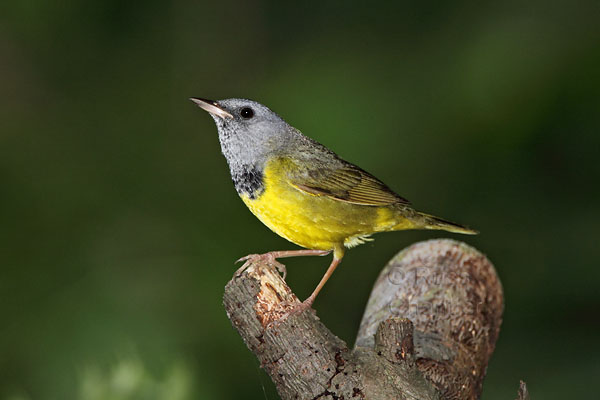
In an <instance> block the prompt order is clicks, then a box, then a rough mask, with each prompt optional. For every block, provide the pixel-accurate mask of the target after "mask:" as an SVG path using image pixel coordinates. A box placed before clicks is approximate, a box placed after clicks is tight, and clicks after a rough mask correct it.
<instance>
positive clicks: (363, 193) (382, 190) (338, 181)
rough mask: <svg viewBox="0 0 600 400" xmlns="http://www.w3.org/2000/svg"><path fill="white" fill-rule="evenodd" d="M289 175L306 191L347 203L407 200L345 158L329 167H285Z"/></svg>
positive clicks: (376, 203) (395, 202)
mask: <svg viewBox="0 0 600 400" xmlns="http://www.w3.org/2000/svg"><path fill="white" fill-rule="evenodd" d="M340 161H341V160H340ZM288 178H289V179H290V183H291V184H292V185H294V186H295V187H297V188H298V189H300V190H303V191H305V192H307V193H310V194H312V195H316V196H328V197H331V198H334V199H336V200H340V201H344V202H347V203H354V204H362V205H370V206H385V205H390V204H409V202H408V200H406V199H404V198H402V197H401V196H399V195H398V194H396V193H394V191H392V190H391V189H390V188H389V187H387V185H386V184H385V183H383V182H381V181H380V180H379V179H377V178H375V177H374V176H373V175H371V174H369V173H368V172H366V171H364V170H362V169H361V168H359V167H357V166H356V165H353V164H350V163H347V162H343V163H342V164H341V165H339V166H338V167H335V168H331V169H329V168H327V167H325V168H314V169H309V170H295V171H294V170H292V171H288Z"/></svg>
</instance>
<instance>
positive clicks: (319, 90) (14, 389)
mask: <svg viewBox="0 0 600 400" xmlns="http://www.w3.org/2000/svg"><path fill="white" fill-rule="evenodd" d="M599 12H600V5H599V3H598V2H596V1H588V2H585V1H574V2H565V1H560V0H550V1H539V0H535V1H532V2H526V3H523V2H518V1H508V2H492V1H484V2H474V1H461V0H459V1H454V2H433V3H429V2H389V3H387V2H380V3H373V2H370V3H369V2H361V3H356V4H353V3H351V2H341V1H337V2H303V3H302V4H298V3H297V2H294V3H292V2H279V1H241V0H232V1H229V2H198V1H191V0H176V1H172V2H162V1H156V0H149V1H146V2H124V1H117V0H108V1H107V0H104V1H83V0H80V1H77V0H65V1H60V2H52V1H50V2H48V1H42V0H29V1H6V2H3V3H2V4H1V5H0V54H1V57H0V71H1V74H0V91H1V93H2V96H1V97H0V182H1V183H2V185H1V189H0V190H1V191H0V194H1V196H0V218H1V221H2V225H1V229H0V235H1V241H0V243H1V244H0V250H1V254H2V264H1V266H0V300H1V301H0V318H1V319H0V398H6V399H13V400H15V399H23V400H25V399H68V398H79V399H82V400H87V399H90V400H92V399H134V398H145V399H146V398H149V399H152V398H156V399H158V398H169V399H188V398H189V399H191V398H194V399H237V398H245V399H263V398H269V399H272V398H277V397H276V394H275V392H274V389H273V387H272V385H271V383H270V381H269V380H268V377H266V376H265V375H264V373H263V372H260V371H259V367H258V365H257V364H256V362H255V360H254V358H253V356H252V355H251V354H250V353H249V352H248V351H247V349H246V348H245V346H244V344H243V343H242V342H241V340H240V339H239V337H238V336H237V334H236V333H235V332H234V331H233V329H232V328H231V326H230V323H229V321H228V320H227V318H226V316H225V313H224V311H223V308H222V306H221V296H222V291H223V286H224V284H225V283H226V282H227V281H228V279H229V278H230V277H231V275H232V273H233V271H234V270H235V266H234V265H233V260H235V259H237V258H238V257H240V256H242V255H245V254H247V253H253V252H262V251H268V250H275V249H286V248H290V244H288V243H287V242H286V241H285V240H283V239H281V238H278V237H277V236H276V235H274V234H272V233H271V232H269V231H268V230H267V228H265V227H264V226H262V225H261V224H260V222H258V220H256V219H255V218H254V217H253V216H252V215H251V214H250V213H249V212H248V211H247V210H246V208H245V206H244V205H243V204H242V202H241V201H239V199H238V198H237V196H236V194H235V192H234V190H233V188H232V184H231V180H230V177H229V175H228V171H227V168H226V165H225V162H224V159H223V158H222V156H221V155H220V150H219V146H218V142H217V138H216V129H215V127H214V125H213V122H212V121H211V120H210V118H209V117H208V116H207V115H205V114H204V113H203V112H202V111H200V110H198V109H197V107H195V106H193V105H192V104H191V103H190V102H189V101H187V98H188V97H190V96H201V97H207V98H217V99H219V98H227V97H247V98H252V99H255V100H258V101H260V102H262V103H264V104H267V105H268V106H270V107H271V108H272V109H273V110H275V111H276V112H278V113H280V114H281V115H282V116H284V118H286V119H287V120H288V121H289V122H290V123H291V124H293V125H294V126H296V127H297V128H299V129H301V130H302V131H303V132H304V133H306V134H307V135H309V136H311V137H313V138H315V139H317V140H319V141H321V142H322V143H324V144H326V145H327V146H329V147H331V148H332V149H334V150H335V151H336V152H338V153H339V154H340V155H342V156H343V157H344V158H346V159H348V160H350V161H352V162H355V163H357V164H359V165H361V166H362V167H363V168H365V169H367V170H368V171H370V172H372V173H374V174H375V175H377V176H378V177H380V178H381V179H382V180H384V181H385V182H386V183H388V184H389V185H390V186H391V187H392V188H394V189H396V190H397V191H398V192H399V193H400V194H401V195H403V196H405V197H407V198H408V199H410V200H411V201H412V202H413V203H414V204H415V205H416V207H418V208H419V209H421V210H424V211H429V212H431V213H434V214H437V215H440V216H443V217H446V218H449V219H452V220H456V221H459V222H463V223H465V224H468V225H471V226H473V227H476V228H478V229H479V230H481V232H482V234H481V235H480V236H478V237H474V238H471V237H458V236H454V237H455V238H457V239H461V240H465V241H467V242H468V243H470V244H472V245H474V246H476V247H477V248H478V249H480V250H482V251H483V252H485V253H487V254H488V256H489V257H490V259H491V260H492V261H493V262H494V263H495V265H496V267H497V269H498V272H499V274H500V276H501V279H502V281H503V284H504V288H505V295H506V311H505V321H504V325H503V329H502V332H501V335H500V339H499V342H498V345H497V351H496V353H495V355H494V357H493V359H492V361H491V364H490V367H489V369H488V378H487V380H486V384H485V387H484V397H483V398H484V399H485V400H493V399H510V398H514V397H515V393H516V390H517V387H518V380H519V379H520V378H522V379H524V380H526V381H527V383H528V385H529V388H530V391H531V393H532V394H533V396H534V397H537V398H544V399H550V398H555V399H561V398H592V397H594V395H595V389H594V386H593V385H590V384H589V383H590V382H593V379H594V378H596V377H597V376H598V375H599V374H600V350H598V346H597V343H598V339H599V336H600V335H599V334H598V331H599V328H600V326H599V325H600V324H599V322H598V318H597V313H598V310H599V309H600V294H599V291H598V284H599V283H600V269H599V268H598V267H597V264H598V260H599V259H600V251H599V246H598V232H597V229H598V227H599V226H600V207H599V206H598V204H599V203H600V186H599V185H598V182H599V181H600V166H599V158H598V156H599V155H600V154H599V151H598V149H600V134H599V132H600V113H599V110H600V52H599V49H600V30H599V29H598V15H599ZM439 236H448V235H443V234H441V233H435V232H403V233H394V234H385V235H379V236H377V240H376V241H375V243H373V244H368V245H365V246H361V247H359V248H357V249H355V250H352V251H350V252H349V253H348V255H347V257H346V258H345V259H344V266H343V267H342V268H340V269H339V270H338V271H337V272H336V274H335V277H334V279H332V280H331V281H330V283H328V285H327V286H326V288H325V289H324V291H323V293H322V294H321V296H320V297H319V299H318V300H317V302H316V304H315V307H316V309H317V310H318V312H319V316H320V317H321V318H322V320H323V321H324V322H325V323H326V324H327V325H328V326H329V327H330V328H332V329H333V331H334V332H335V333H337V334H338V335H340V336H341V337H342V338H344V339H345V340H347V341H348V342H349V343H352V342H353V340H354V335H355V331H356V329H357V326H358V323H359V321H360V317H361V313H362V309H363V307H364V304H365V302H366V299H367V297H368V294H369V291H370V287H371V285H372V283H373V281H374V279H375V277H376V276H377V274H378V273H379V271H380V269H381V268H382V266H383V265H384V264H385V262H386V261H387V260H388V259H390V258H391V257H392V256H393V254H394V253H395V252H397V251H399V250H400V249H402V248H403V247H405V246H407V245H409V244H411V243H413V242H415V241H418V240H423V239H427V238H433V237H439ZM450 236H452V235H450ZM292 247H293V246H292ZM287 264H288V266H289V268H288V271H289V278H288V279H289V283H290V285H291V286H292V287H293V288H294V289H295V290H296V291H297V293H299V294H301V295H307V294H308V293H309V292H310V290H311V289H312V288H313V286H314V285H315V284H316V282H317V281H318V279H319V278H320V276H321V274H322V272H323V270H324V268H325V267H326V263H325V264H324V263H323V260H319V259H316V258H315V259H299V260H289V261H288V262H287ZM348 287H352V288H353V289H352V292H351V293H348ZM167 392H168V393H169V394H168V395H167V394H165V395H161V393H167ZM511 396H512V397H511Z"/></svg>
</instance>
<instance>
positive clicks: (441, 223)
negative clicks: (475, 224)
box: [415, 213, 479, 235]
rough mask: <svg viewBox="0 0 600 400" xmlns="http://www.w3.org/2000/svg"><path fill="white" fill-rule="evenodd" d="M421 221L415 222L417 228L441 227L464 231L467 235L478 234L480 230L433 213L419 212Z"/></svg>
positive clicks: (459, 231)
mask: <svg viewBox="0 0 600 400" xmlns="http://www.w3.org/2000/svg"><path fill="white" fill-rule="evenodd" d="M418 214H419V217H420V218H419V219H420V221H419V223H417V224H415V225H416V226H415V228H417V229H439V230H444V231H448V232H453V233H462V234H465V235H477V234H478V233H479V232H478V231H476V230H475V229H471V228H469V227H467V226H464V225H460V224H457V223H454V222H450V221H447V220H445V219H442V218H439V217H435V216H433V215H429V214H424V213H418Z"/></svg>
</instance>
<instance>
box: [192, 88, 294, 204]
mask: <svg viewBox="0 0 600 400" xmlns="http://www.w3.org/2000/svg"><path fill="white" fill-rule="evenodd" d="M190 100H192V101H193V102H194V103H196V104H197V105H198V106H199V107H200V108H202V109H203V110H205V111H208V113H210V116H211V117H212V118H213V119H214V120H215V123H216V125H217V130H218V131H219V142H220V143H221V151H222V152H223V155H224V156H225V158H226V159H227V163H228V164H229V169H230V171H231V176H232V178H233V181H234V184H235V185H236V189H237V190H238V192H239V193H241V192H246V193H248V190H246V189H247V188H244V187H242V186H243V185H245V184H247V182H246V183H244V182H245V181H248V180H252V179H254V178H257V177H260V178H262V171H263V168H264V165H265V162H266V161H267V159H268V158H269V156H271V155H273V154H276V153H277V152H278V151H280V150H281V149H282V148H284V147H285V146H286V145H288V144H289V143H290V141H291V139H292V138H293V137H294V136H297V135H300V133H299V132H298V131H296V130H295V129H294V128H292V127H291V126H290V125H288V124H287V123H286V122H285V121H284V120H283V119H282V118H281V117H280V116H279V115H277V114H275V113H274V112H273V111H271V110H269V108H267V107H266V106H263V105H262V104H260V103H257V102H255V101H252V100H246V99H226V100H218V101H214V100H206V99H200V98H191V99H190Z"/></svg>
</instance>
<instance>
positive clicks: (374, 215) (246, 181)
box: [190, 98, 478, 313]
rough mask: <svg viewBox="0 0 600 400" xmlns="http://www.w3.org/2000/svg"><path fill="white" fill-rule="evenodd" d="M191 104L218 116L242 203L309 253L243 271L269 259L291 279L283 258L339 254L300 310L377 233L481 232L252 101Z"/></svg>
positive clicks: (255, 257) (273, 255) (253, 257)
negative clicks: (415, 204) (414, 200)
mask: <svg viewBox="0 0 600 400" xmlns="http://www.w3.org/2000/svg"><path fill="white" fill-rule="evenodd" d="M190 100H192V101H193V102H194V103H196V104H197V105H198V106H199V107H200V108H202V109H203V110H205V111H208V112H209V113H210V115H211V117H212V118H213V119H214V121H215V123H216V125H217V130H218V132H219V142H220V143H221V150H222V152H223V155H224V156H225V158H226V159H227V163H228V164H229V170H230V172H231V177H232V179H233V184H234V186H235V189H236V191H237V192H238V194H239V196H240V197H241V198H242V201H243V202H244V203H245V204H246V206H248V208H249V209H250V211H251V212H252V213H253V214H254V215H255V216H256V217H257V218H258V219H259V220H261V221H262V222H263V223H264V224H265V225H266V226H268V227H269V228H270V229H271V230H272V231H273V232H275V233H277V234H278V235H280V236H282V237H284V238H285V239H287V240H289V241H290V242H292V243H295V244H297V245H299V246H301V247H304V248H305V250H286V251H271V252H268V253H265V254H250V255H248V256H246V257H242V258H241V259H239V260H238V261H245V263H244V265H242V268H240V269H239V270H238V273H241V271H243V270H244V268H246V267H247V266H248V265H250V263H252V262H255V261H264V262H267V263H270V264H271V265H274V266H276V267H277V268H279V269H280V271H281V272H282V274H283V276H284V277H285V273H286V271H285V267H284V266H283V265H282V264H280V263H279V262H278V261H277V259H278V258H283V257H294V256H323V255H326V254H329V253H330V252H332V251H333V260H332V262H331V264H330V265H329V268H328V269H327V271H326V272H325V275H324V276H323V278H322V279H321V281H320V282H319V284H318V285H317V287H316V288H315V290H314V291H313V292H312V294H311V295H310V296H309V297H308V298H307V299H306V300H305V301H304V302H302V303H301V304H299V305H297V306H296V308H295V309H294V310H293V312H294V313H295V312H301V311H303V310H306V309H308V308H310V307H311V305H312V304H313V302H314V301H315V298H316V297H317V294H319V291H320V290H321V289H322V288H323V286H324V285H325V282H327V280H328V279H329V277H330V276H331V274H332V273H333V271H334V270H335V268H336V267H337V266H338V265H339V263H340V262H341V260H342V257H343V256H344V252H345V250H346V249H347V248H351V247H354V246H357V245H359V244H362V243H364V242H366V241H369V240H371V239H370V235H372V234H374V233H377V232H388V231H399V230H405V229H441V230H445V231H449V232H455V233H464V234H469V235H472V234H477V233H478V232H477V231H475V230H472V229H470V228H467V227H466V226H463V225H459V224H455V223H453V222H449V221H446V220H443V219H441V218H438V217H434V216H432V215H428V214H424V213H421V212H419V211H416V210H414V209H413V208H412V207H411V206H410V203H409V202H408V201H407V200H406V199H404V198H403V197H401V196H399V195H398V194H396V193H395V192H394V191H392V190H391V189H390V188H389V187H388V186H387V185H385V184H384V183H383V182H381V181H380V180H379V179H377V178H375V177H374V176H373V175H371V174H370V173H368V172H366V171H365V170H363V169H361V168H359V167H357V166H356V165H354V164H351V163H349V162H347V161H345V160H343V159H342V158H340V157H339V156H338V155H337V154H335V153H334V152H333V151H331V150H329V149H328V148H326V147H325V146H323V145H322V144H320V143H318V142H316V141H315V140H313V139H311V138H308V137H306V136H304V135H303V134H302V133H301V132H300V131H299V130H298V129H296V128H294V127H292V126H291V125H289V124H288V123H287V122H285V121H284V120H283V118H281V117H280V116H279V115H277V114H276V113H274V112H273V111H271V110H270V109H269V108H267V107H266V106H264V105H262V104H259V103H257V102H255V101H252V100H246V99H226V100H218V101H213V100H206V99H201V98H191V99H190Z"/></svg>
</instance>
